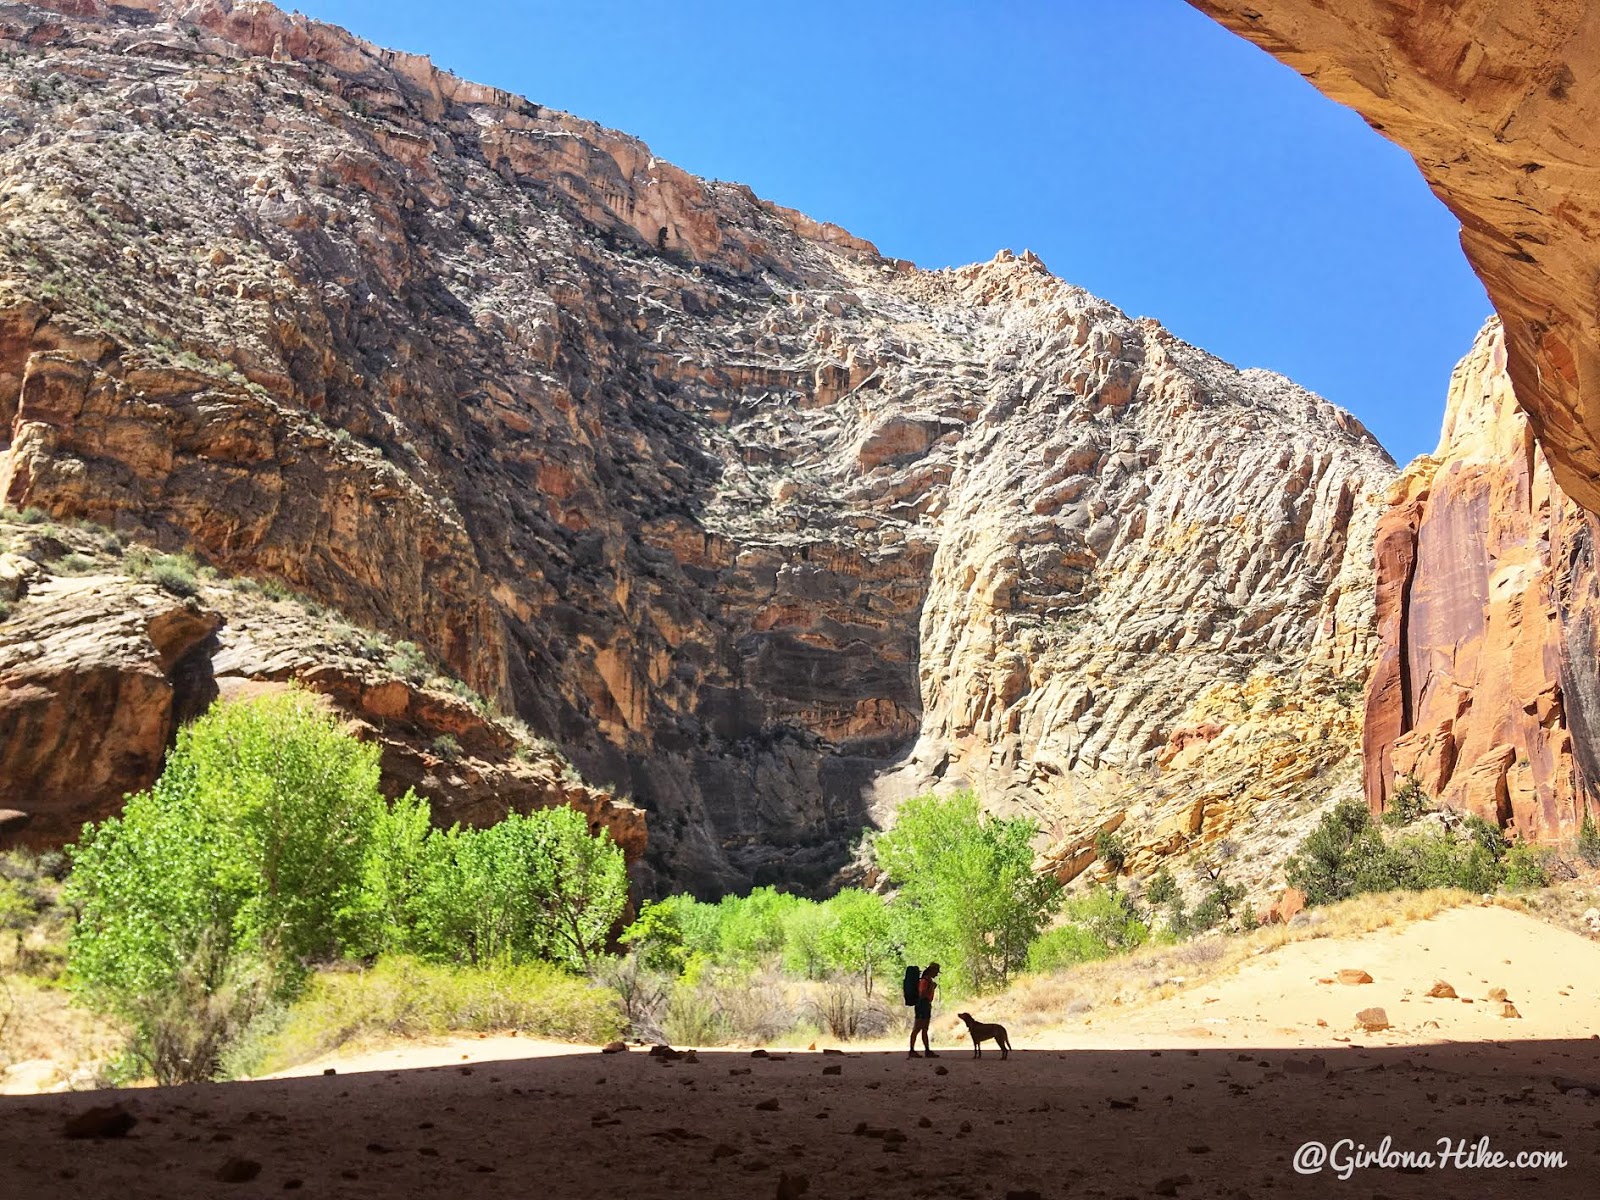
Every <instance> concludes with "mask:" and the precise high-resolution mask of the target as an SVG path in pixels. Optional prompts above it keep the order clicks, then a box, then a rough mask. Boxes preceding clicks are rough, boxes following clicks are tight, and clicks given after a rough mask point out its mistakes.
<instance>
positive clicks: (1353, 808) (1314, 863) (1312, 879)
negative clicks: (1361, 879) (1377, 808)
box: [1285, 799, 1383, 904]
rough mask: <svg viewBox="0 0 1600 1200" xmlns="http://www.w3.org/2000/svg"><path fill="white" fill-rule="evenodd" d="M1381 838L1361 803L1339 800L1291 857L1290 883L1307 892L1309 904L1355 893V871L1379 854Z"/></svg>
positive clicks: (1380, 852)
mask: <svg viewBox="0 0 1600 1200" xmlns="http://www.w3.org/2000/svg"><path fill="white" fill-rule="evenodd" d="M1382 847H1383V839H1382V837H1381V836H1380V835H1379V834H1378V831H1377V830H1376V829H1375V828H1374V827H1373V824H1372V814H1371V813H1370V812H1368V811H1367V806H1366V804H1365V803H1364V802H1362V801H1360V800H1356V799H1346V800H1341V801H1339V802H1338V803H1337V804H1335V805H1334V806H1333V808H1332V809H1330V810H1329V811H1328V812H1327V813H1325V814H1324V815H1323V817H1322V820H1321V821H1319V822H1318V823H1317V825H1316V827H1315V828H1314V829H1312V831H1311V832H1310V833H1309V834H1307V835H1306V838H1305V840H1304V841H1303V842H1301V843H1300V846H1299V848H1298V849H1297V850H1296V851H1295V852H1294V854H1293V855H1291V856H1290V858H1289V861H1288V864H1287V866H1286V868H1285V874H1286V876H1287V878H1288V880H1289V883H1290V884H1291V885H1293V886H1294V887H1297V888H1300V889H1301V890H1302V891H1304V892H1305V894H1306V902H1307V903H1308V904H1331V903H1332V902H1333V901H1335V900H1344V899H1346V898H1348V897H1350V896H1353V895H1355V894H1356V892H1357V891H1358V890H1362V891H1366V890H1383V889H1371V888H1358V886H1357V878H1356V877H1357V871H1358V869H1359V865H1360V864H1361V863H1362V862H1364V861H1370V860H1371V859H1372V858H1373V857H1375V856H1377V857H1381V855H1382Z"/></svg>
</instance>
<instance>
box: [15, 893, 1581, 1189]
mask: <svg viewBox="0 0 1600 1200" xmlns="http://www.w3.org/2000/svg"><path fill="white" fill-rule="evenodd" d="M1346 968H1348V969H1356V970H1364V971H1366V972H1367V973H1369V974H1370V975H1371V976H1372V977H1373V982H1372V983H1370V984H1360V985H1347V984H1339V983H1331V984H1330V983H1322V982H1319V980H1322V979H1327V978H1333V977H1335V974H1336V972H1337V971H1338V970H1340V969H1346ZM1437 979H1442V980H1445V981H1446V982H1449V983H1450V984H1451V985H1452V986H1453V987H1454V988H1455V989H1456V991H1457V992H1459V993H1460V995H1461V996H1463V997H1468V998H1472V999H1473V1000H1474V1001H1475V1003H1473V1004H1466V1003H1463V1002H1462V1001H1461V1000H1459V999H1458V1000H1434V999H1427V998H1425V997H1424V993H1425V992H1426V991H1427V990H1428V989H1429V987H1430V986H1431V985H1432V984H1433V982H1434V981H1435V980H1437ZM1491 987H1504V988H1505V989H1506V990H1507V992H1508V993H1509V995H1510V997H1511V1000H1512V1002H1513V1003H1514V1004H1515V1005H1516V1007H1517V1009H1518V1010H1519V1011H1520V1012H1521V1013H1522V1016H1521V1017H1519V1018H1505V1017H1500V1016H1498V1015H1494V1014H1495V1013H1496V1012H1497V1011H1498V1008H1499V1006H1498V1005H1497V1004H1496V1005H1490V1004H1488V1003H1486V1002H1485V1001H1484V1000H1483V999H1482V997H1483V996H1484V995H1485V994H1486V993H1487V991H1488V989H1489V988H1491ZM1597 995H1600V946H1597V945H1595V944H1594V943H1591V942H1589V941H1587V940H1586V939H1584V938H1581V937H1579V936H1577V935H1575V934H1571V933H1567V932H1565V931H1562V930H1559V929H1555V928H1553V927H1551V926H1548V925H1545V924H1542V923H1540V922H1538V921H1536V920H1533V919H1532V918H1529V917H1526V916H1523V915H1521V914H1518V913H1514V912H1509V911H1507V910H1504V909H1497V908H1479V907H1470V908H1462V909H1455V910H1451V911H1449V912H1446V913H1443V914H1441V915H1439V916H1437V917H1435V918H1433V919H1431V920H1428V921H1423V922H1418V923H1416V924H1414V925H1410V926H1407V927H1403V928H1398V929H1388V930H1382V931H1379V932H1377V933H1372V934H1367V935H1364V936H1362V937H1359V938H1352V939H1322V940H1318V941H1313V942H1300V943H1295V944H1292V945H1289V946H1286V947H1283V948H1282V949H1280V950H1277V951H1275V952H1273V953H1271V954H1268V955H1263V956H1262V957H1260V958H1258V959H1256V960H1253V961H1251V962H1249V963H1248V964H1246V966H1245V967H1243V968H1242V969H1240V970H1239V971H1238V972H1236V973H1235V974H1233V975H1231V976H1229V977H1227V978H1225V979H1220V980H1218V981H1216V982H1215V983H1214V984H1213V985H1210V986H1207V987H1201V988H1196V989H1193V990H1192V991H1190V992H1188V993H1184V994H1181V995H1179V996H1177V997H1173V998H1171V999H1168V1000H1164V1001H1160V1002H1157V1003H1153V1004H1150V1005H1147V1006H1142V1007H1138V1008H1129V1009H1125V1010H1109V1012H1110V1014H1111V1015H1108V1013H1107V1012H1101V1013H1096V1014H1093V1015H1091V1017H1090V1018H1089V1021H1088V1022H1087V1023H1077V1024H1074V1025H1073V1026H1070V1027H1064V1028H1062V1029H1061V1030H1059V1031H1056V1032H1052V1033H1050V1034H1047V1035H1043V1036H1040V1037H1038V1038H1032V1039H1030V1040H1029V1042H1028V1044H1027V1045H1026V1046H1024V1045H1022V1044H1021V1043H1020V1041H1019V1045H1018V1048H1017V1051H1016V1052H1015V1053H1013V1054H1012V1056H1011V1058H1010V1060H1009V1061H1002V1060H1000V1059H999V1058H998V1057H997V1056H995V1055H994V1054H992V1053H986V1054H985V1056H984V1057H983V1059H981V1060H976V1061H975V1060H973V1059H972V1058H971V1057H970V1051H969V1050H967V1049H966V1048H965V1047H964V1046H955V1045H951V1044H949V1043H948V1041H947V1044H946V1046H945V1047H944V1051H945V1052H944V1054H943V1055H942V1057H940V1058H939V1059H938V1060H937V1061H929V1060H917V1061H908V1060H907V1059H906V1058H905V1057H904V1052H903V1051H900V1050H898V1049H889V1048H884V1049H873V1050H861V1049H859V1048H855V1047H852V1048H851V1050H850V1052H849V1053H848V1054H845V1055H834V1054H827V1055H824V1054H822V1053H805V1052H788V1053H784V1054H782V1055H780V1056H775V1057H766V1058H753V1057H751V1055H750V1053H749V1052H748V1051H726V1050H725V1051H717V1052H709V1051H702V1052H700V1053H698V1054H697V1055H696V1061H692V1062H691V1061H689V1060H663V1059H661V1058H652V1057H650V1056H649V1055H647V1054H646V1053H645V1052H643V1051H642V1050H634V1051H632V1052H630V1053H628V1054H626V1055H606V1056H602V1055H600V1054H598V1053H596V1052H595V1051H594V1050H592V1049H577V1050H575V1049H574V1048H572V1047H557V1046H552V1045H551V1044H550V1043H541V1042H537V1041H532V1040H529V1039H524V1038H512V1037H503V1038H490V1039H478V1038H468V1039H460V1040H454V1041H448V1042H441V1043H436V1044H410V1045H406V1046H400V1047H392V1048H387V1049H381V1050H377V1051H371V1052H367V1053H363V1054H361V1055H359V1056H349V1057H346V1058H344V1059H342V1060H339V1061H337V1064H336V1069H337V1071H338V1074H336V1075H332V1076H327V1075H323V1074H321V1071H322V1070H323V1068H324V1066H325V1065H326V1064H323V1063H315V1064H307V1065H306V1066H305V1067H302V1068H300V1074H301V1077H297V1078H281V1079H273V1080H263V1081H258V1082H252V1083H236V1084H215V1085H205V1086H196V1087H184V1088H171V1089H148V1090H142V1091H134V1092H125V1093H120V1094H117V1095H111V1094H78V1095H71V1096H37V1097H27V1098H21V1097H19V1098H11V1099H5V1100H0V1196H3V1197H11V1196H18V1197H24V1196H26V1197H54V1196H73V1197H77V1196H83V1197H102V1196H104V1197H113V1196H116V1197H123V1196H126V1197H146V1196H148V1197H163V1198H165V1197H189V1196H196V1197H200V1196H205V1197H210V1196H219V1195H228V1196H231V1195H239V1196H247V1195H264V1194H268V1193H271V1194H281V1193H283V1192H285V1191H290V1192H293V1191H299V1192H302V1194H306V1195H315V1196H336V1197H346V1196H348V1197H367V1196H371V1197H383V1198H385V1200H402V1198H406V1197H434V1196H443V1195H450V1196H480V1195H481V1196H505V1197H523V1196H530V1197H532V1196H540V1197H544V1196H548V1197H573V1198H578V1197H591V1196H592V1197H614V1196H616V1197H621V1196H629V1197H679V1196H694V1197H696V1198H697V1200H698V1198H705V1200H710V1198H713V1197H724V1196H726V1197H741V1198H743V1197H777V1198H778V1200H786V1198H794V1197H798V1196H800V1195H802V1194H803V1195H804V1196H805V1197H806V1198H807V1200H821V1198H825V1197H841V1198H844V1197H850V1198H854V1197H861V1198H863V1200H866V1198H869V1197H870V1198H873V1200H878V1198H896V1197H960V1198H963V1200H965V1198H969V1197H971V1198H979V1197H997V1198H1005V1197H1008V1196H1010V1197H1013V1200H1019V1198H1023V1197H1027V1196H1029V1195H1031V1194H1036V1195H1037V1196H1039V1197H1041V1198H1047V1197H1067V1196H1073V1197H1076V1196H1089V1197H1105V1198H1121V1197H1145V1196H1151V1195H1176V1196H1182V1197H1230V1198H1234V1200H1238V1198H1240V1197H1255V1198H1260V1197H1264V1196H1267V1195H1272V1194H1278V1193H1284V1194H1290V1195H1319V1196H1320V1195H1326V1196H1349V1197H1356V1196H1359V1197H1363V1198H1365V1197H1378V1196H1388V1197H1410V1196H1474V1197H1475V1196H1484V1197H1508V1196H1523V1195H1527V1196H1540V1197H1547V1196H1552V1197H1553V1196H1561V1197H1565V1196H1585V1197H1587V1196H1590V1195H1593V1194H1594V1193H1595V1190H1596V1183H1595V1180H1596V1176H1597V1173H1600V1100H1597V1097H1600V1039H1596V1038H1595V1036H1594V1034H1595V1032H1596V1031H1597V1030H1600V1013H1597V1011H1596V1009H1595V1005H1594V998H1595V997H1596V996H1597ZM1374 1006H1377V1007H1383V1008H1385V1009H1386V1010H1387V1011H1388V1013H1389V1017H1390V1020H1391V1021H1392V1022H1393V1023H1394V1025H1395V1028H1394V1029H1392V1030H1389V1031H1386V1032H1384V1033H1380V1034H1368V1033H1364V1032H1359V1031H1356V1030H1354V1029H1353V1028H1352V1025H1353V1018H1354V1013H1355V1011H1356V1010H1357V1009H1359V1008H1367V1007H1374ZM1319 1020H1322V1021H1326V1022H1327V1024H1326V1025H1325V1026H1324V1025H1319V1024H1317V1022H1318V1021H1319ZM1435 1022H1436V1023H1437V1025H1436V1026H1435V1025H1434V1024H1433V1023H1435ZM940 1028H943V1024H942V1022H941V1023H940ZM1346 1038H1348V1039H1350V1040H1349V1041H1342V1040H1340V1039H1346ZM463 1055H466V1056H468V1057H467V1058H466V1059H465V1060H463V1058H462V1056H463ZM401 1068H410V1069H401ZM941 1069H942V1070H943V1072H944V1073H943V1074H941V1073H939V1072H940V1071H941ZM1580 1084H1586V1085H1587V1086H1584V1087H1579V1086H1576V1085H1580ZM112 1101H120V1102H121V1103H123V1104H124V1105H126V1107H127V1108H128V1110H129V1111H130V1112H131V1113H132V1114H133V1115H134V1116H136V1117H137V1118H138V1123H137V1124H136V1125H134V1126H133V1128H132V1129H131V1130H130V1131H129V1132H128V1134H127V1135H126V1136H125V1137H122V1138H118V1139H106V1140H68V1139H67V1138H65V1137H64V1136H63V1122H64V1120H65V1119H66V1118H68V1117H70V1116H72V1115H73V1114H76V1113H79V1112H81V1111H83V1110H84V1109H86V1108H89V1107H91V1106H94V1105H97V1104H105V1103H108V1102H112ZM1385 1137H1388V1138H1390V1139H1391V1148H1392V1149H1393V1150H1394V1151H1406V1152H1421V1151H1427V1152H1431V1153H1433V1154H1435V1155H1438V1154H1439V1151H1440V1147H1439V1140H1440V1139H1441V1138H1449V1139H1451V1140H1452V1143H1453V1145H1452V1148H1454V1145H1456V1144H1463V1143H1464V1144H1465V1145H1467V1146H1474V1145H1477V1144H1478V1143H1479V1139H1482V1138H1487V1139H1488V1142H1487V1147H1486V1149H1487V1152H1489V1153H1503V1154H1504V1155H1506V1157H1507V1158H1508V1159H1512V1158H1514V1156H1515V1155H1517V1154H1518V1153H1519V1152H1525V1151H1539V1152H1548V1151H1555V1152H1559V1153H1561V1154H1564V1155H1565V1157H1566V1164H1567V1165H1566V1166H1565V1167H1550V1166H1547V1165H1539V1166H1527V1165H1524V1166H1520V1167H1519V1166H1511V1167H1508V1168H1492V1167H1484V1166H1478V1167H1472V1166H1456V1165H1454V1164H1453V1162H1446V1163H1444V1164H1439V1163H1437V1162H1436V1163H1434V1164H1433V1165H1421V1164H1419V1163H1418V1162H1417V1161H1416V1160H1413V1161H1412V1162H1411V1163H1410V1164H1409V1169H1400V1166H1399V1164H1391V1165H1389V1166H1378V1165H1372V1166H1366V1167H1363V1168H1360V1169H1356V1170H1354V1171H1353V1173H1352V1175H1351V1178H1349V1179H1348V1180H1340V1179H1338V1178H1336V1177H1335V1176H1334V1174H1333V1173H1332V1172H1331V1170H1329V1169H1327V1168H1325V1169H1324V1170H1323V1171H1322V1172H1321V1173H1319V1174H1316V1175H1303V1174H1299V1173H1297V1172H1296V1170H1295V1158H1296V1155H1297V1152H1298V1148H1299V1147H1300V1146H1301V1145H1302V1144H1303V1143H1305V1142H1308V1141H1312V1140H1315V1141H1318V1142H1321V1143H1323V1144H1324V1145H1326V1146H1329V1147H1333V1148H1334V1151H1333V1152H1334V1155H1335V1157H1336V1159H1340V1158H1343V1157H1346V1151H1345V1150H1343V1149H1341V1148H1340V1146H1339V1143H1340V1142H1341V1140H1343V1139H1349V1141H1350V1143H1351V1145H1350V1146H1349V1148H1348V1151H1349V1152H1354V1150H1355V1147H1356V1145H1364V1146H1365V1147H1367V1148H1368V1149H1369V1150H1373V1149H1376V1148H1377V1147H1379V1146H1380V1145H1381V1144H1382V1142H1383V1139H1384V1138H1385ZM1479 1153H1480V1154H1481V1153H1482V1151H1479ZM230 1160H238V1161H243V1162H245V1163H248V1164H259V1166H258V1168H257V1173H256V1174H255V1175H254V1177H253V1178H251V1179H249V1180H248V1181H245V1182H239V1183H226V1182H221V1181H219V1179H218V1174H219V1172H224V1171H225V1168H226V1167H227V1166H228V1164H229V1163H230ZM250 1170H251V1168H250V1167H248V1166H246V1167H244V1168H242V1169H241V1168H238V1167H237V1166H236V1167H235V1168H234V1171H235V1173H249V1171H250ZM802 1180H803V1183H804V1191H803V1192H802V1191H800V1190H798V1189H800V1187H801V1184H802Z"/></svg>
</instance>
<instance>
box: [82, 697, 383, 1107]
mask: <svg viewBox="0 0 1600 1200" xmlns="http://www.w3.org/2000/svg"><path fill="white" fill-rule="evenodd" d="M377 784H378V750H377V748H376V747H372V746H363V745H361V744H360V743H358V742H356V741H354V740H353V739H351V738H349V737H348V736H346V735H344V734H343V733H341V732H340V731H339V729H338V728H337V726H336V725H335V724H334V723H333V721H332V720H331V719H330V718H328V717H327V716H325V715H324V714H323V713H322V712H321V711H320V710H319V709H318V708H317V706H316V705H315V703H314V702H313V701H312V700H311V699H310V698H309V697H307V696H305V695H303V694H301V693H297V692H289V693H285V694H283V695H279V696H274V697H268V698H265V699H261V700H256V701H252V702H249V703H224V704H219V705H217V706H215V707H214V708H213V709H212V710H211V711H210V712H209V713H208V714H207V715H206V716H204V717H202V718H201V719H200V720H199V721H197V722H195V723H194V724H193V725H191V726H189V727H188V728H186V729H183V730H181V731H180V732H179V734H178V740H177V745H176V746H175V747H174V748H173V750H172V752H171V754H169V756H168V760H167V766H166V769H165V770H164V771H163V772H162V774H161V777H160V779H158V780H157V781H156V784H155V786H154V787H153V788H152V789H151V790H150V791H148V792H142V793H140V794H139V795H137V796H132V797H130V798H129V799H128V802H127V805H126V807H125V809H124V810H123V813H122V815H121V816H120V817H112V818H109V819H108V820H106V821H104V822H102V823H101V824H99V825H94V824H90V825H87V826H85V827H84V834H83V839H82V841H81V843H80V844H79V845H78V846H77V847H76V848H75V850H74V852H73V860H74V870H73V874H72V878H71V881H70V883H69V891H68V894H69V897H70V899H71V901H72V902H73V903H74V904H76V905H77V906H78V907H79V909H80V912H81V917H80V920H79V923H78V926H77V928H76V929H75V930H74V932H73V935H72V940H71V963H72V972H73V976H74V978H75V980H76V984H77V987H78V988H79V990H80V991H81V993H82V994H83V996H84V997H85V999H86V1000H88V1001H89V1003H90V1004H91V1005H92V1006H94V1007H96V1008H99V1009H100V1010H101V1011H104V1012H107V1013H109V1014H111V1015H113V1016H116V1017H119V1018H121V1019H123V1020H124V1021H127V1022H128V1023H129V1024H130V1025H131V1026H132V1028H133V1050H134V1052H135V1053H136V1055H138V1056H139V1057H141V1058H142V1059H143V1060H144V1062H145V1063H146V1065H147V1066H148V1067H149V1068H150V1069H151V1070H152V1071H153V1072H154V1073H155V1074H156V1076H157V1079H158V1080H160V1081H162V1082H177V1081H180V1080H194V1079H204V1078H209V1077H210V1076H211V1075H212V1074H213V1073H214V1071H215V1068H216V1054H217V1053H218V1052H219V1051H220V1043H221V1042H222V1041H225V1040H226V1037H227V1036H228V1035H229V1033H230V1031H232V1029H233V1026H234V1023H235V1022H236V1021H239V1020H248V1019H249V1017H250V1016H253V1015H254V1012H255V1010H256V1009H258V1008H259V1007H260V1006H261V1005H262V1004H263V1003H265V1002H267V1001H268V1000H270V999H274V998H281V997H284V996H287V995H289V994H292V992H293V990H294V988H295V986H296V985H297V984H298V983H299V981H300V980H301V978H302V977H303V975H304V972H305V970H306V968H307V965H308V964H309V963H310V962H312V961H314V960H316V959H320V958H327V957H330V956H332V955H334V954H336V953H337V952H338V950H339V948H340V946H341V943H342V940H343V938H344V937H345V936H346V935H348V934H350V933H354V932H355V931H356V930H357V928H358V925H357V921H358V916H359V913H360V912H361V910H362V908H363V903H362V897H361V891H360V887H361V879H362V875H363V868H364V865H365V863H364V859H365V853H366V851H365V846H366V839H367V836H368V834H369V832H370V830H371V828H372V825H373V823H374V821H375V820H376V818H377V816H378V814H379V813H380V812H381V811H382V806H383V800H382V798H381V796H380V795H379V793H378V788H377ZM185 1022H188V1023H190V1024H192V1025H194V1026H195V1027H196V1029H200V1030H201V1031H202V1034H201V1036H198V1037H196V1038H192V1039H186V1038H185V1037H183V1036H180V1035H178V1034H176V1033H175V1032H174V1030H173V1026H174V1025H175V1024H183V1023H185ZM213 1027H215V1028H213ZM174 1042H183V1043H184V1044H183V1045H181V1046H178V1047H176V1048H174V1045H173V1043H174Z"/></svg>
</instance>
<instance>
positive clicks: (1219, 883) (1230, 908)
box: [1187, 875, 1245, 933]
mask: <svg viewBox="0 0 1600 1200" xmlns="http://www.w3.org/2000/svg"><path fill="white" fill-rule="evenodd" d="M1244 897H1245V889H1244V888H1243V887H1241V886H1240V885H1238V884H1236V883H1229V882H1228V881H1227V880H1226V879H1223V878H1222V877H1221V876H1220V875H1219V876H1217V877H1216V878H1214V879H1212V880H1211V887H1210V888H1209V889H1208V890H1207V892H1206V894H1205V895H1204V896H1202V897H1201V899H1200V903H1198V904H1196V905H1195V906H1194V912H1193V913H1191V914H1190V915H1189V919H1188V922H1187V925H1188V930H1187V931H1188V932H1190V933H1202V932H1204V931H1205V930H1207V929H1215V928H1216V927H1217V926H1219V925H1224V924H1230V923H1232V921H1233V920H1234V909H1235V908H1237V907H1238V905H1239V904H1240V902H1241V901H1243V900H1244Z"/></svg>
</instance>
